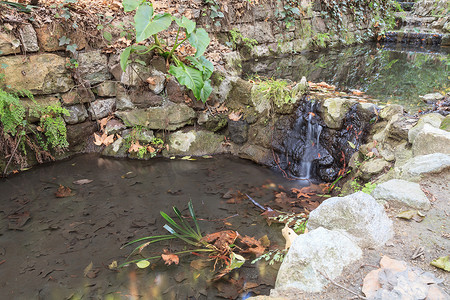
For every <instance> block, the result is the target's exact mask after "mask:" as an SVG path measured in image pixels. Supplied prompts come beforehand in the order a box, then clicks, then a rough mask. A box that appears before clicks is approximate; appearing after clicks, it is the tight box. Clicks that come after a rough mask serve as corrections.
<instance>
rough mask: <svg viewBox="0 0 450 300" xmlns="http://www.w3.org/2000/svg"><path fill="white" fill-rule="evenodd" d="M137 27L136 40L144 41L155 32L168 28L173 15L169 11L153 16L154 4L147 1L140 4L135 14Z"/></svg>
mask: <svg viewBox="0 0 450 300" xmlns="http://www.w3.org/2000/svg"><path fill="white" fill-rule="evenodd" d="M134 22H135V28H136V42H138V43H139V42H142V41H143V40H145V39H148V38H149V37H151V36H152V35H154V34H157V33H158V32H161V31H163V30H166V29H167V28H169V26H170V24H171V23H172V16H171V15H170V14H168V13H165V14H159V15H156V16H154V17H153V6H152V5H149V4H147V3H144V4H142V5H140V6H139V7H138V9H137V11H136V14H135V15H134Z"/></svg>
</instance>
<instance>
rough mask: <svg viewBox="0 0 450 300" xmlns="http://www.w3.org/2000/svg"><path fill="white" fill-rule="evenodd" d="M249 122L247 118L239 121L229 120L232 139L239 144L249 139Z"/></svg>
mask: <svg viewBox="0 0 450 300" xmlns="http://www.w3.org/2000/svg"><path fill="white" fill-rule="evenodd" d="M248 127H249V126H248V124H247V122H246V121H245V120H239V121H232V120H229V121H228V130H229V132H230V138H231V140H232V141H233V142H234V143H236V144H238V145H242V144H244V143H245V142H247V140H248Z"/></svg>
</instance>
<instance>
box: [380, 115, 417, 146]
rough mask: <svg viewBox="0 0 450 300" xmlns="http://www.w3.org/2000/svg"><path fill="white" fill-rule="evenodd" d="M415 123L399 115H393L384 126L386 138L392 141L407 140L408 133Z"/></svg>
mask: <svg viewBox="0 0 450 300" xmlns="http://www.w3.org/2000/svg"><path fill="white" fill-rule="evenodd" d="M415 122H416V121H415V120H414V119H410V118H408V117H405V116H402V115H400V114H397V115H393V116H392V117H391V120H390V121H389V123H388V125H387V126H386V138H389V139H392V140H394V141H400V142H402V141H404V140H407V139H408V132H409V130H410V129H411V128H412V127H413V125H414V123H415Z"/></svg>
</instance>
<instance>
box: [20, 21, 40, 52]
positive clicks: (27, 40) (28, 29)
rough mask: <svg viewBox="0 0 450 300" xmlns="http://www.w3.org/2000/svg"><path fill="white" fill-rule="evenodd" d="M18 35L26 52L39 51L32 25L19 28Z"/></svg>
mask: <svg viewBox="0 0 450 300" xmlns="http://www.w3.org/2000/svg"><path fill="white" fill-rule="evenodd" d="M19 34H20V38H21V40H22V43H23V47H24V48H25V51H26V52H37V51H39V44H38V40H37V35H36V31H34V28H33V25H31V24H28V25H24V26H22V27H20V29H19Z"/></svg>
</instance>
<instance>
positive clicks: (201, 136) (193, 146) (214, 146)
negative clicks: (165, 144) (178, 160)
mask: <svg viewBox="0 0 450 300" xmlns="http://www.w3.org/2000/svg"><path fill="white" fill-rule="evenodd" d="M222 142H223V136H221V135H218V134H214V133H212V132H210V131H203V130H202V131H195V130H191V131H188V132H181V131H177V132H174V133H172V134H171V135H170V136H169V151H167V154H168V155H194V156H201V155H207V154H209V155H211V154H218V153H223V152H224V151H225V149H224V147H223V146H222Z"/></svg>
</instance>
